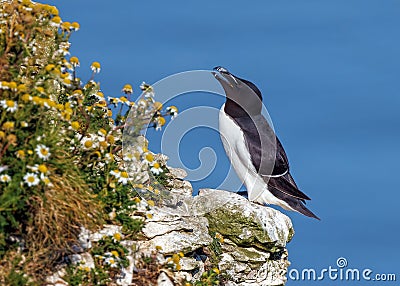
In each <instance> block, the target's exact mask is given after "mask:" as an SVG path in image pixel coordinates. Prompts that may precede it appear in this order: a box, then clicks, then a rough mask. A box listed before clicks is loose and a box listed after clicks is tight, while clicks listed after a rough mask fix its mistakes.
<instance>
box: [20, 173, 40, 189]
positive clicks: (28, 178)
mask: <svg viewBox="0 0 400 286" xmlns="http://www.w3.org/2000/svg"><path fill="white" fill-rule="evenodd" d="M24 181H25V183H26V184H27V185H28V186H29V187H32V186H36V185H37V184H39V182H40V180H39V178H38V176H37V175H36V174H34V173H26V175H25V176H24Z"/></svg>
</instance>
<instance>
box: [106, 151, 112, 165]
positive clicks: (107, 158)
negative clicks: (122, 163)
mask: <svg viewBox="0 0 400 286" xmlns="http://www.w3.org/2000/svg"><path fill="white" fill-rule="evenodd" d="M104 157H105V160H106V163H107V164H109V163H111V162H113V161H114V156H113V154H111V153H107V154H106V155H105V156H104Z"/></svg>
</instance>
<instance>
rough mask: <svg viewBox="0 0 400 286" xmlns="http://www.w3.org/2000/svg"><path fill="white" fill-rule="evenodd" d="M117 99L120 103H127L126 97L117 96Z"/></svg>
mask: <svg viewBox="0 0 400 286" xmlns="http://www.w3.org/2000/svg"><path fill="white" fill-rule="evenodd" d="M119 100H120V101H121V102H122V103H127V102H128V99H127V98H126V97H125V96H121V97H120V98H119Z"/></svg>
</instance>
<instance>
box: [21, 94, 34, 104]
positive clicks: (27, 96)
mask: <svg viewBox="0 0 400 286" xmlns="http://www.w3.org/2000/svg"><path fill="white" fill-rule="evenodd" d="M21 99H22V101H23V102H28V101H30V100H32V97H31V96H30V94H29V93H25V94H24V95H23V96H21Z"/></svg>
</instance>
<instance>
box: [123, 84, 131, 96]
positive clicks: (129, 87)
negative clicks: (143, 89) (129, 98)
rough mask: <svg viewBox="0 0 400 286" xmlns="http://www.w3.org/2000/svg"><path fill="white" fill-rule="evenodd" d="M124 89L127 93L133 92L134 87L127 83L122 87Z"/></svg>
mask: <svg viewBox="0 0 400 286" xmlns="http://www.w3.org/2000/svg"><path fill="white" fill-rule="evenodd" d="M122 91H123V92H124V93H125V94H131V93H132V92H133V88H132V86H131V85H130V84H125V85H124V87H123V88H122Z"/></svg>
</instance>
